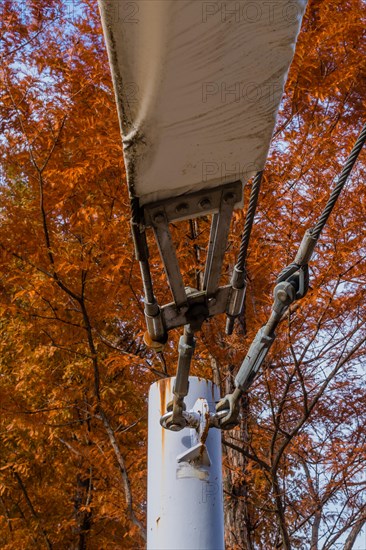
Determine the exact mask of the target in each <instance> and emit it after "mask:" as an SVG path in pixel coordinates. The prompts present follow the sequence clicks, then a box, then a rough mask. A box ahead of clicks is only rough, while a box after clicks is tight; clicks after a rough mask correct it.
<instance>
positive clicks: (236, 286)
mask: <svg viewBox="0 0 366 550" xmlns="http://www.w3.org/2000/svg"><path fill="white" fill-rule="evenodd" d="M245 291H246V280H245V271H244V270H242V269H238V266H237V265H236V266H235V267H234V271H233V275H232V277H231V291H230V298H229V302H228V305H227V308H226V315H227V317H228V318H227V321H226V334H229V335H230V334H232V332H233V328H234V322H235V319H236V318H237V317H238V316H239V315H240V313H241V312H242V309H243V304H244V298H245Z"/></svg>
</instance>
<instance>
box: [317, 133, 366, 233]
mask: <svg viewBox="0 0 366 550" xmlns="http://www.w3.org/2000/svg"><path fill="white" fill-rule="evenodd" d="M365 141H366V124H364V126H363V128H362V130H361V133H360V135H359V136H358V138H357V141H356V143H355V144H354V146H353V148H352V151H351V153H350V155H349V157H348V159H347V162H346V164H345V165H344V167H343V170H342V172H341V175H340V176H339V180H338V183H337V185H336V186H335V187H334V189H333V191H332V193H331V195H330V197H329V199H328V202H327V204H326V206H325V208H324V210H323V212H322V215H321V216H320V218H319V220H318V222H317V223H316V225H315V227H314V228H313V229H312V231H311V234H312V237H313V238H314V239H316V240H318V239H319V236H320V233H321V232H322V230H323V228H324V226H325V224H326V223H327V220H328V218H329V216H330V214H331V212H332V210H333V208H334V205H335V204H336V202H337V199H338V197H339V195H340V193H341V191H342V189H343V187H344V186H345V184H346V182H347V180H348V177H349V175H350V173H351V170H352V168H353V166H354V164H355V162H356V160H357V158H358V155H359V154H360V152H361V149H362V147H363V146H364V144H365Z"/></svg>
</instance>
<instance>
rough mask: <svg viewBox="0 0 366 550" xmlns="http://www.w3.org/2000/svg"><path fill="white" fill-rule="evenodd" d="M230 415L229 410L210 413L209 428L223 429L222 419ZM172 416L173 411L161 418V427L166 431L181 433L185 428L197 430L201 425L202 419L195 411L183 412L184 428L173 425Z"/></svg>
mask: <svg viewBox="0 0 366 550" xmlns="http://www.w3.org/2000/svg"><path fill="white" fill-rule="evenodd" d="M229 413H230V410H229V408H228V409H222V410H220V411H216V413H209V417H208V426H209V428H218V429H221V420H222V418H224V417H225V416H227V415H228V414H229ZM172 416H173V411H168V412H166V413H165V414H163V416H162V417H161V418H160V425H161V426H162V427H163V428H165V429H166V430H170V431H173V432H177V431H180V430H182V429H183V428H194V429H195V430H196V429H198V427H199V425H200V420H201V417H200V416H199V415H198V414H197V413H196V412H194V411H193V412H192V411H185V410H183V411H182V417H183V419H184V425H183V426H177V425H176V424H172V422H171V419H172Z"/></svg>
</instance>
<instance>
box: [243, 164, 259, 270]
mask: <svg viewBox="0 0 366 550" xmlns="http://www.w3.org/2000/svg"><path fill="white" fill-rule="evenodd" d="M262 178H263V170H261V171H260V172H257V173H256V175H255V176H254V179H253V184H252V189H251V192H250V198H249V206H248V211H247V215H246V218H245V225H244V231H243V235H242V238H241V243H240V249H239V255H238V260H237V263H236V267H237V269H238V270H239V271H244V270H245V261H246V257H247V253H248V246H249V241H250V235H251V232H252V227H253V222H254V216H255V212H256V209H257V204H258V197H259V191H260V187H261V183H262Z"/></svg>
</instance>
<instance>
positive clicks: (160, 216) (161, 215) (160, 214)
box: [154, 212, 165, 223]
mask: <svg viewBox="0 0 366 550" xmlns="http://www.w3.org/2000/svg"><path fill="white" fill-rule="evenodd" d="M164 220H165V215H164V212H157V213H156V214H155V216H154V222H155V223H162V222H163V221H164Z"/></svg>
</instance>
